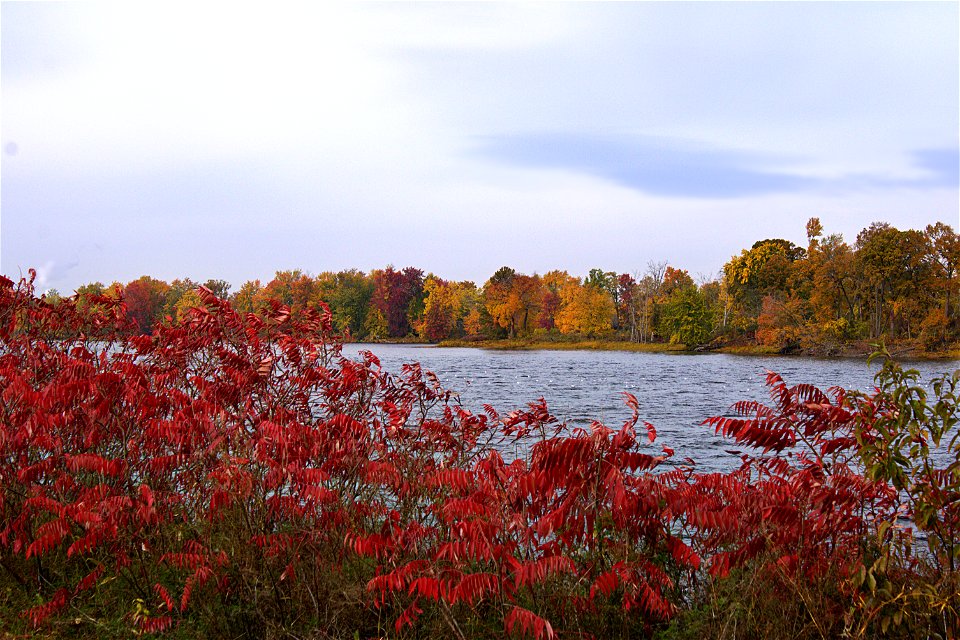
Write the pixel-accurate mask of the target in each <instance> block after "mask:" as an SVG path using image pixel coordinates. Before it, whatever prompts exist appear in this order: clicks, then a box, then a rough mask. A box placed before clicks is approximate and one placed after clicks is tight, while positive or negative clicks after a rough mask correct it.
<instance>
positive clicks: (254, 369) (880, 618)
mask: <svg viewBox="0 0 960 640" xmlns="http://www.w3.org/2000/svg"><path fill="white" fill-rule="evenodd" d="M197 295H198V297H199V299H200V301H201V303H202V306H200V307H199V308H196V309H193V310H190V311H188V312H186V313H185V316H184V319H183V321H182V322H180V323H179V324H176V325H174V326H162V327H158V328H157V329H156V331H155V332H154V333H153V334H152V335H149V336H134V337H125V336H128V335H129V334H130V332H129V327H128V326H126V325H125V322H126V320H125V318H126V313H125V309H124V305H123V302H122V300H119V299H116V298H113V297H101V298H97V299H96V300H93V301H92V303H91V304H88V305H85V306H84V307H83V308H82V309H78V308H77V307H76V305H74V304H72V303H71V302H69V301H66V302H61V303H60V304H58V305H56V306H52V305H50V304H48V303H47V302H45V301H44V300H42V299H37V298H36V297H35V296H34V293H33V288H32V283H31V282H30V281H21V282H19V283H13V282H12V281H10V280H8V279H5V278H4V279H2V280H0V381H2V389H0V576H2V578H0V620H2V621H3V623H4V626H5V627H8V628H10V629H20V630H28V629H32V628H34V627H46V629H47V630H48V632H49V633H54V634H57V635H70V634H72V633H78V634H86V635H89V634H90V633H93V632H96V633H97V634H98V635H116V636H125V635H129V634H130V633H131V632H135V633H140V634H143V633H150V634H159V633H166V634H171V633H179V634H181V635H185V636H189V635H196V634H205V635H208V636H217V637H225V636H230V637H263V636H281V635H297V636H303V635H307V634H312V635H314V636H320V635H326V636H329V637H357V636H359V637H381V636H385V635H397V636H436V635H452V636H454V637H462V638H465V637H488V636H490V637H499V636H501V635H503V634H505V633H506V634H510V635H513V636H528V637H535V638H550V637H554V636H556V635H581V636H585V637H591V636H592V637H649V636H651V635H652V634H654V633H655V632H657V631H658V630H659V631H663V632H665V633H668V634H672V635H673V636H674V637H682V636H683V634H684V633H686V632H687V631H685V629H686V630H693V629H697V630H700V631H701V632H705V631H708V630H709V631H713V632H718V633H712V634H711V635H717V636H721V635H723V634H724V633H727V635H728V636H729V629H730V628H731V624H736V625H739V629H740V630H741V632H744V633H746V634H747V635H767V634H769V633H771V632H776V631H777V630H778V629H779V630H780V631H781V633H782V635H791V634H797V635H800V634H810V633H817V634H819V635H822V636H825V637H826V636H835V635H838V634H839V633H840V632H841V631H844V630H845V631H846V632H847V633H850V634H853V635H857V634H859V635H870V634H873V633H876V632H877V631H878V630H879V631H881V632H886V631H889V630H896V631H897V632H898V633H902V634H908V633H914V632H917V631H920V632H924V633H927V634H928V635H931V634H933V633H939V634H940V635H941V636H942V637H948V636H949V635H950V634H954V635H955V634H956V632H957V629H956V623H955V622H953V621H952V619H951V618H950V617H949V616H950V615H952V614H955V613H956V611H957V603H956V585H957V571H956V562H955V560H956V539H957V514H956V508H957V505H958V504H960V502H958V499H957V496H958V493H957V485H958V483H957V476H956V474H957V468H958V466H960V465H958V463H956V462H955V461H954V458H956V457H957V447H956V437H955V436H950V437H952V438H953V440H952V441H950V444H949V446H948V448H947V453H946V457H945V460H946V462H947V464H946V466H944V465H941V466H936V465H934V464H933V462H934V461H939V460H941V458H938V457H936V456H938V455H941V454H940V453H937V446H938V445H939V444H940V443H941V442H942V441H943V439H944V438H947V437H948V436H949V435H950V434H952V433H953V432H952V431H951V430H952V429H953V426H954V424H955V422H956V395H955V388H956V380H957V377H956V375H955V376H954V377H953V378H949V379H943V380H941V381H940V382H939V383H938V384H937V385H935V387H934V393H935V395H936V401H935V402H934V401H932V400H931V401H928V400H927V396H926V395H924V392H922V390H919V388H917V387H915V386H914V385H913V380H914V378H913V377H912V374H911V373H909V372H906V373H904V372H899V373H898V371H899V370H898V369H896V368H895V367H894V366H893V365H892V364H891V365H888V366H887V367H885V368H884V369H883V370H882V371H881V374H880V377H878V389H877V390H876V391H875V393H873V394H870V395H858V394H848V393H846V392H845V391H843V390H842V389H833V390H830V391H829V392H828V393H824V392H821V391H820V390H818V389H816V388H815V387H813V386H810V385H797V386H793V387H790V386H788V385H787V384H786V383H785V382H784V381H783V380H782V379H781V378H780V377H779V376H777V375H776V374H772V373H771V374H770V375H769V376H768V384H769V387H770V391H771V398H772V401H773V402H772V404H771V406H765V405H762V404H760V403H755V402H742V403H738V404H737V405H735V407H734V408H735V410H736V412H737V413H738V414H739V416H738V417H734V418H730V417H718V418H711V419H709V420H708V421H707V424H708V425H710V426H712V427H713V428H714V429H715V430H716V431H717V432H718V433H720V434H722V435H723V436H725V437H727V438H730V439H731V440H733V441H734V442H735V443H736V445H737V446H740V447H742V448H745V449H746V450H747V452H746V453H743V455H742V465H741V466H740V468H739V469H737V470H735V471H733V472H731V473H727V474H707V473H696V472H695V467H694V466H693V463H692V461H687V462H684V463H681V464H679V465H675V466H672V467H666V466H664V465H663V463H664V462H665V461H667V460H668V459H670V458H671V457H672V456H673V455H674V452H673V451H672V450H670V449H669V448H668V447H665V446H664V447H661V448H660V449H656V448H655V447H654V445H655V441H656V430H655V429H654V427H653V426H652V425H650V424H648V423H644V422H641V421H640V418H639V409H638V403H637V401H636V399H635V398H634V397H633V396H630V395H629V394H625V400H626V404H627V406H628V408H629V409H630V415H629V417H628V419H627V420H625V421H624V423H623V424H622V425H620V426H618V427H609V426H607V425H604V424H601V423H599V422H594V423H593V424H592V425H591V426H590V427H589V428H587V429H575V430H568V429H567V428H566V425H563V424H560V423H558V422H557V420H556V418H554V417H553V416H552V415H551V414H550V412H549V410H548V408H547V406H546V403H545V402H544V401H543V400H542V399H541V400H540V401H537V402H534V403H531V404H530V405H528V406H527V407H526V408H525V409H520V410H516V411H512V412H510V413H507V414H501V413H498V412H497V411H496V410H495V409H494V408H493V407H490V406H485V407H484V408H483V412H481V413H472V412H470V411H468V410H467V409H466V408H464V407H462V406H461V405H460V404H459V402H458V401H457V397H456V395H455V394H453V393H452V392H450V391H449V390H446V389H445V388H443V387H442V386H441V384H440V382H439V381H438V380H437V378H436V377H435V376H434V375H432V374H431V373H429V372H426V371H423V370H422V369H421V368H420V367H419V365H416V364H410V365H405V366H404V367H403V368H402V370H401V372H400V373H399V374H398V375H392V374H389V373H387V372H385V371H383V370H382V369H381V367H380V363H379V361H378V360H377V358H376V357H375V356H374V355H373V354H371V353H364V354H363V356H362V358H361V359H360V360H359V361H352V360H349V359H346V358H343V357H342V355H341V353H340V344H339V342H338V340H337V337H336V336H334V335H333V334H332V331H331V323H330V314H329V313H328V312H326V311H324V310H321V312H316V311H313V310H310V309H305V310H303V311H299V312H297V313H291V311H290V310H289V309H288V308H286V307H284V306H282V305H280V304H278V303H274V304H272V306H271V307H270V309H269V311H268V313H266V314H265V316H264V317H262V318H258V317H257V316H254V315H252V314H246V315H242V314H239V313H237V312H236V311H235V310H233V309H232V308H231V307H230V305H229V304H228V303H226V302H224V301H222V300H220V299H218V298H217V297H216V296H214V295H213V294H212V293H211V292H210V291H209V290H207V289H204V288H200V289H198V290H197ZM927 441H930V442H931V443H932V444H933V445H934V446H933V447H932V448H931V447H927V445H926V444H925V443H926V442H927ZM925 447H926V448H925ZM911 448H914V450H911ZM908 450H909V453H910V456H909V457H908V456H907V454H906V453H905V452H906V451H908ZM928 454H929V455H928ZM904 517H906V518H909V519H911V520H912V521H913V522H914V523H915V525H916V527H917V528H918V530H920V531H921V532H922V533H924V534H926V535H927V536H928V538H927V539H928V540H933V541H934V542H932V543H931V546H930V554H929V556H920V555H917V554H913V553H911V552H910V549H911V547H910V546H909V544H910V541H911V536H910V533H909V530H907V529H904V528H903V527H902V526H901V523H902V518H904ZM951 590H952V591H951ZM37 594H39V595H37ZM898 607H899V609H898ZM897 611H901V613H900V614H899V616H898V615H897ZM671 620H675V621H681V622H683V623H684V624H685V625H686V627H682V626H677V624H674V625H673V626H669V625H670V622H671ZM951 625H952V626H951ZM734 628H736V627H734ZM734 635H736V633H734ZM688 637H689V636H688Z"/></svg>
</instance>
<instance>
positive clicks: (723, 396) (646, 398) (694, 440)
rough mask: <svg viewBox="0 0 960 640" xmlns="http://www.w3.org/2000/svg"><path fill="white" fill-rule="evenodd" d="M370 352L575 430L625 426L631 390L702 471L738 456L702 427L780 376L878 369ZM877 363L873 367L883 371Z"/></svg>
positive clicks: (865, 377) (476, 404)
mask: <svg viewBox="0 0 960 640" xmlns="http://www.w3.org/2000/svg"><path fill="white" fill-rule="evenodd" d="M363 349H368V350H370V351H372V352H373V353H375V354H376V355H377V357H378V358H380V361H381V364H382V365H383V368H384V369H385V370H387V371H390V372H391V373H399V371H400V366H401V365H402V364H404V363H408V362H420V363H421V364H422V365H423V367H424V369H427V370H430V371H433V372H434V373H436V374H437V376H438V377H439V378H440V381H441V383H443V385H444V386H445V387H447V388H449V389H452V390H454V391H457V392H459V394H460V400H461V403H462V404H463V405H464V407H465V408H467V409H469V410H471V411H475V412H478V411H481V410H482V405H483V404H484V403H489V404H491V405H493V406H494V407H495V408H496V409H497V410H498V411H500V412H501V413H505V412H508V411H510V410H512V409H516V408H520V407H524V406H525V405H526V404H527V403H528V402H532V401H534V400H537V399H538V398H540V397H541V396H542V397H543V398H545V399H546V401H547V405H548V407H549V408H550V410H551V412H552V413H553V414H554V415H555V416H557V418H559V419H560V420H563V421H566V422H568V423H569V424H570V425H571V426H575V425H587V424H589V423H590V422H591V421H592V420H599V421H601V422H604V423H605V424H607V425H609V426H619V424H620V423H622V421H623V420H625V419H627V418H628V417H629V416H630V410H629V409H627V407H626V406H625V405H624V404H623V396H622V395H621V394H622V392H624V391H629V392H630V393H632V394H634V395H635V396H636V397H637V399H638V400H639V401H640V418H641V419H642V420H646V421H648V422H651V423H653V424H654V425H655V426H656V428H657V433H658V437H657V449H659V445H660V444H665V445H667V446H669V447H672V448H673V449H675V450H676V456H675V457H676V459H682V458H684V457H687V456H690V457H692V458H693V459H695V460H696V461H697V463H698V467H700V468H701V469H703V470H708V469H709V470H720V469H729V468H730V467H731V466H732V465H733V464H734V463H735V462H737V461H738V460H739V459H738V458H737V456H735V455H734V454H731V453H727V452H726V450H728V449H731V450H732V449H736V446H735V445H734V443H732V442H730V441H728V440H724V439H722V438H720V437H718V436H716V435H714V433H713V431H712V430H711V429H710V428H709V427H705V426H701V425H700V423H701V422H702V421H703V420H704V419H705V418H708V417H710V416H715V415H725V414H729V408H730V405H732V404H733V403H734V402H737V401H738V400H761V401H766V400H768V399H769V396H768V395H767V390H766V387H765V386H764V376H765V374H766V372H767V370H771V371H776V372H777V373H779V374H780V375H781V376H783V378H784V379H785V380H786V381H787V383H788V384H797V383H801V382H805V383H811V384H815V385H817V386H818V387H820V388H821V389H824V390H826V389H827V388H829V387H831V386H842V387H845V388H848V389H860V390H862V391H868V390H870V389H871V387H872V383H873V373H874V370H871V369H869V368H868V367H867V364H866V362H865V361H864V360H852V359H842V360H841V359H813V358H791V357H783V356H777V357H756V356H733V355H726V354H692V355H683V354H659V353H634V352H625V351H489V350H484V349H459V348H438V347H432V346H420V345H379V344H378V345H356V344H350V345H346V346H345V347H344V350H343V353H344V355H345V356H348V357H355V356H356V355H357V354H358V352H359V351H360V350H363ZM909 366H910V367H912V368H915V369H918V370H920V372H921V375H922V376H923V380H924V381H926V380H929V379H930V378H931V377H932V376H934V375H938V374H940V373H944V372H947V371H953V370H954V369H956V368H958V367H960V362H958V361H951V362H916V363H910V364H909ZM875 368H876V365H875V366H874V369H875Z"/></svg>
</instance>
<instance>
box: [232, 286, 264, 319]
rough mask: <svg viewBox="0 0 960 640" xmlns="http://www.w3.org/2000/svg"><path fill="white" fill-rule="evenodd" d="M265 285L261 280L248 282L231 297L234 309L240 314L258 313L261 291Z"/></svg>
mask: <svg viewBox="0 0 960 640" xmlns="http://www.w3.org/2000/svg"><path fill="white" fill-rule="evenodd" d="M262 289H263V285H261V284H260V281H259V280H248V281H246V282H244V283H243V284H242V285H241V286H240V288H239V289H238V290H237V291H236V292H235V293H234V294H233V295H231V296H230V302H231V303H232V304H233V308H234V309H236V310H237V312H239V313H256V312H257V311H259V309H258V308H257V304H258V302H259V301H260V299H261V296H260V291H261V290H262Z"/></svg>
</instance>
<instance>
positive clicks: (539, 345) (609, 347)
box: [437, 338, 687, 353]
mask: <svg viewBox="0 0 960 640" xmlns="http://www.w3.org/2000/svg"><path fill="white" fill-rule="evenodd" d="M437 346H440V347H474V348H479V349H495V350H500V351H538V350H553V351H638V352H642V353H667V352H678V351H687V348H686V346H684V345H682V344H669V343H666V342H644V343H638V342H627V341H624V340H565V341H554V340H538V339H535V338H529V339H524V338H515V339H513V340H479V341H469V340H444V341H443V342H441V343H440V344H439V345H437Z"/></svg>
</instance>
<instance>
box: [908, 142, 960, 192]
mask: <svg viewBox="0 0 960 640" xmlns="http://www.w3.org/2000/svg"><path fill="white" fill-rule="evenodd" d="M913 155H914V158H915V164H916V165H917V166H918V167H920V168H921V169H924V170H926V171H927V172H929V173H930V174H931V175H930V176H929V177H928V178H926V179H921V180H919V181H918V182H922V183H924V184H928V185H930V186H937V187H952V188H954V189H956V188H957V187H960V149H923V150H921V151H914V153H913Z"/></svg>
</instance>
